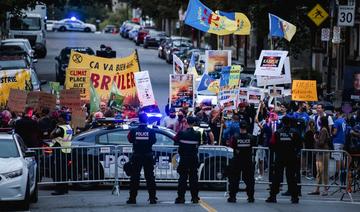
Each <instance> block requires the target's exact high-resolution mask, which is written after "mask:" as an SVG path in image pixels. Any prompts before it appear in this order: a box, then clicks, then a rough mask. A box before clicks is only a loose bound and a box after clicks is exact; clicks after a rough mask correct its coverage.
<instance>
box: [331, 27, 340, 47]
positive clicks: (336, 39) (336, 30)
mask: <svg viewBox="0 0 360 212" xmlns="http://www.w3.org/2000/svg"><path fill="white" fill-rule="evenodd" d="M332 42H333V43H335V44H339V43H340V42H341V28H340V27H338V26H334V29H333V38H332Z"/></svg>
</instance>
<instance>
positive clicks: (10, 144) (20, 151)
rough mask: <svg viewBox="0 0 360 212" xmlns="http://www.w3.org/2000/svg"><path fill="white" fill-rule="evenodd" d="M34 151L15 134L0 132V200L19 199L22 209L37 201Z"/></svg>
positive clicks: (26, 208)
mask: <svg viewBox="0 0 360 212" xmlns="http://www.w3.org/2000/svg"><path fill="white" fill-rule="evenodd" d="M34 158H35V152H32V151H28V150H27V147H26V146H25V144H24V143H23V141H22V139H21V138H20V136H19V135H17V134H8V133H0V201H6V202H8V201H19V203H20V206H21V207H22V209H24V210H28V209H29V206H30V202H37V199H38V187H37V176H36V173H37V172H36V169H37V164H36V161H35V159H34Z"/></svg>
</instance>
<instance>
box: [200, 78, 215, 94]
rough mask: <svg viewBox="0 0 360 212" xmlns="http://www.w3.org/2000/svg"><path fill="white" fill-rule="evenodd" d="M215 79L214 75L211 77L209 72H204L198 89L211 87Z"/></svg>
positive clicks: (202, 89)
mask: <svg viewBox="0 0 360 212" xmlns="http://www.w3.org/2000/svg"><path fill="white" fill-rule="evenodd" d="M213 81H214V79H213V78H212V77H210V76H209V75H208V74H203V75H202V77H201V81H200V83H199V86H198V89H197V90H198V91H204V90H207V89H208V88H209V85H210V84H211V83H212V82H213Z"/></svg>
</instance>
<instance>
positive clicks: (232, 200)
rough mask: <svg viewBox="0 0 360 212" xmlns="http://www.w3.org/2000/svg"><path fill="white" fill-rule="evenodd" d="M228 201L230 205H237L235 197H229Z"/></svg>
mask: <svg viewBox="0 0 360 212" xmlns="http://www.w3.org/2000/svg"><path fill="white" fill-rule="evenodd" d="M227 201H228V202H230V203H235V202H236V198H235V197H229V198H228V199H227Z"/></svg>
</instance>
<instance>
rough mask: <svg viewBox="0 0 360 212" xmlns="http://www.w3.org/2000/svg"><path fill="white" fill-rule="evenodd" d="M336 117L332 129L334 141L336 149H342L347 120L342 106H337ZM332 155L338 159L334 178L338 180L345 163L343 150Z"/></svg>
mask: <svg viewBox="0 0 360 212" xmlns="http://www.w3.org/2000/svg"><path fill="white" fill-rule="evenodd" d="M335 117H336V120H335V122H334V127H333V131H332V135H333V140H332V142H333V146H334V150H335V151H342V150H343V149H344V144H345V130H346V122H345V119H344V114H343V112H342V109H341V108H335ZM332 157H333V158H334V159H335V160H336V172H335V176H334V179H335V180H336V179H337V178H338V177H339V172H340V169H343V168H344V165H345V164H344V163H343V162H341V161H343V154H342V152H335V153H333V154H332Z"/></svg>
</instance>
